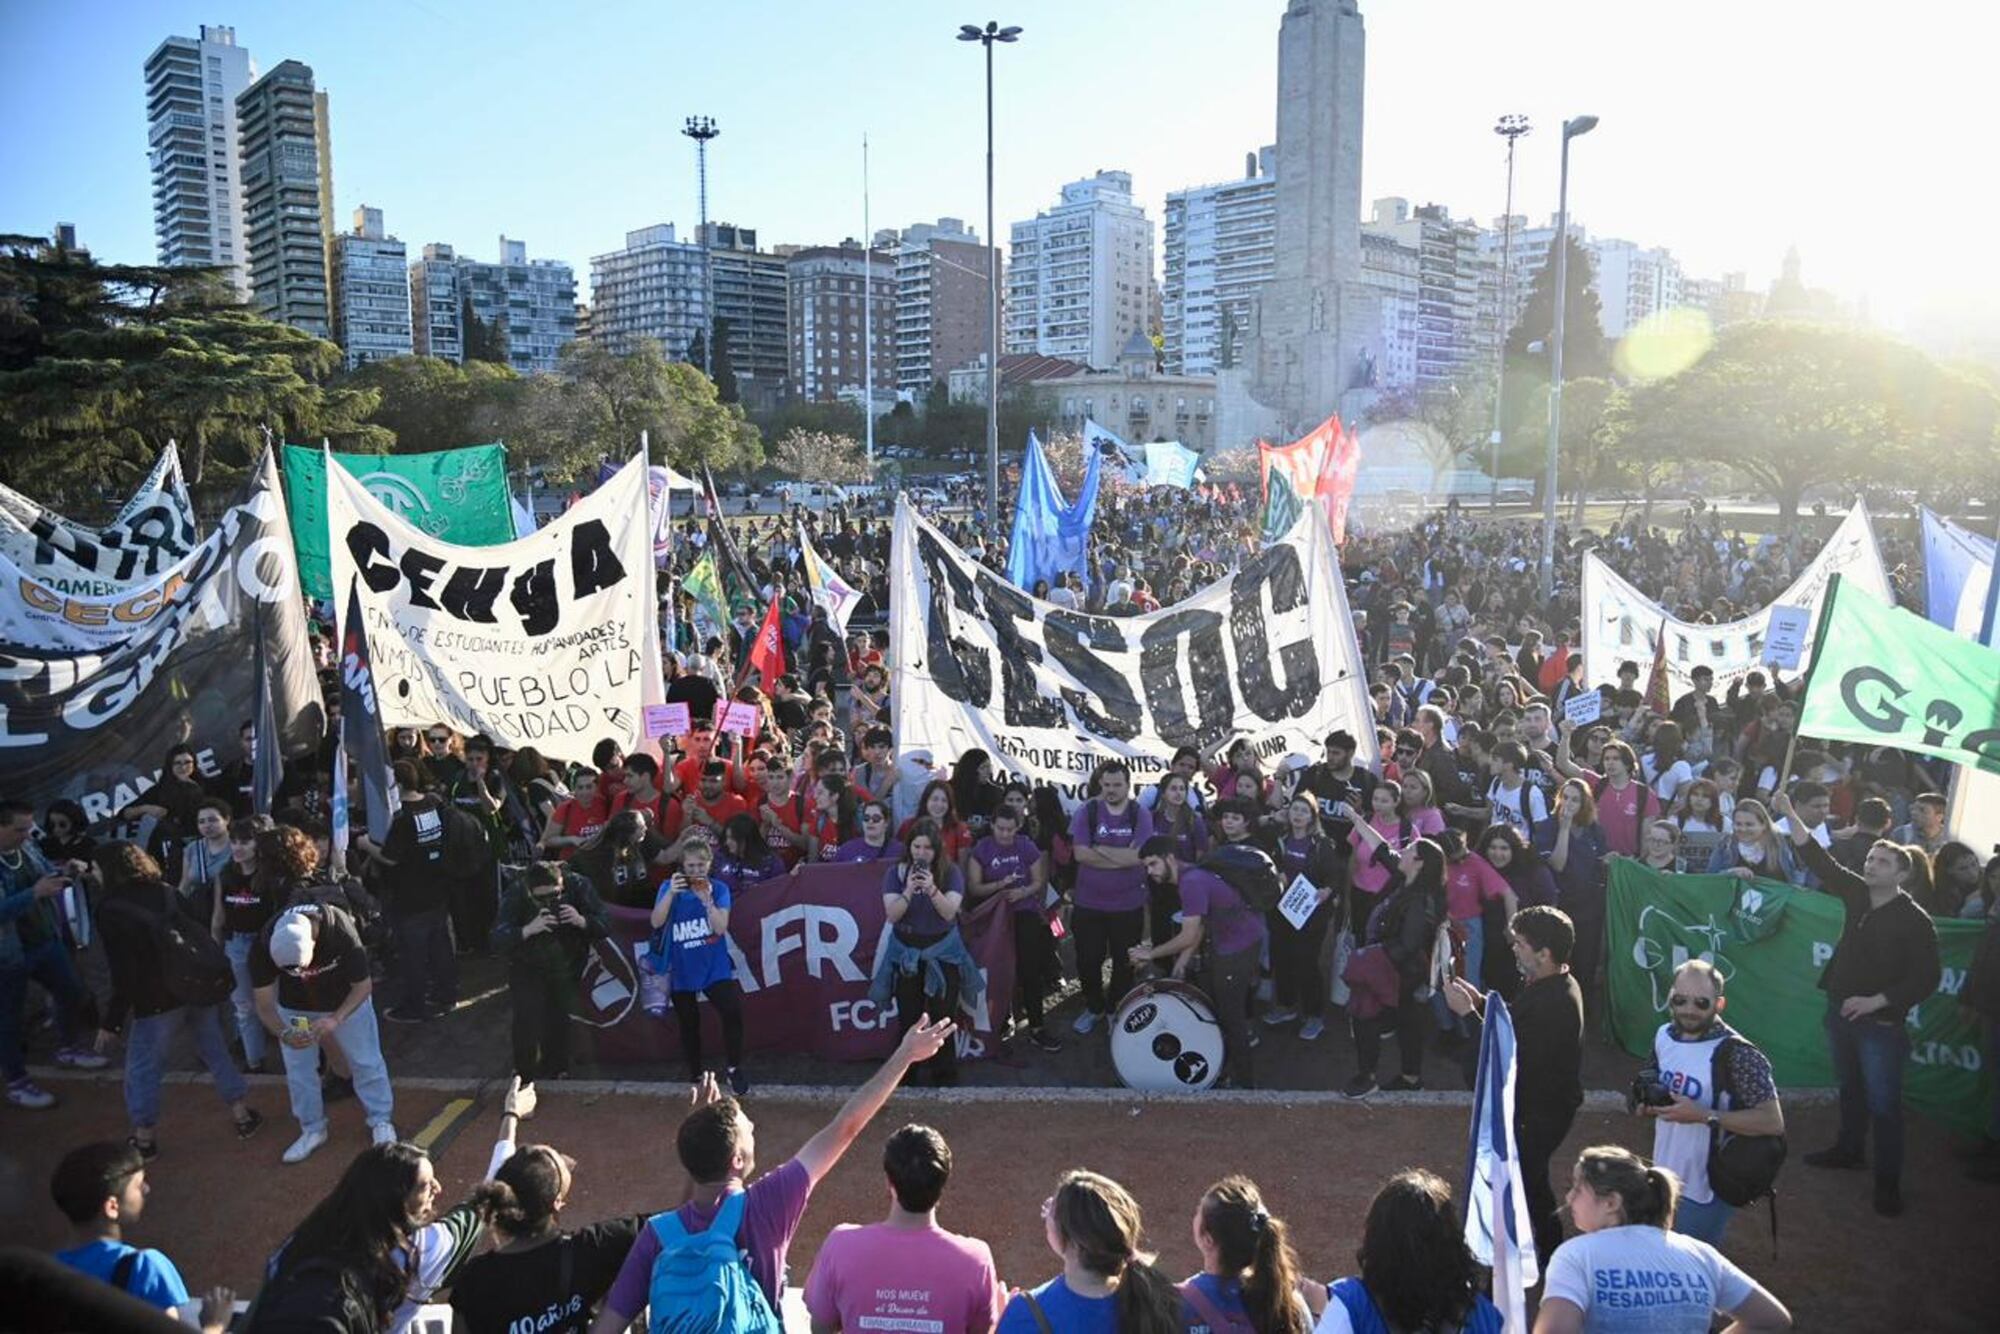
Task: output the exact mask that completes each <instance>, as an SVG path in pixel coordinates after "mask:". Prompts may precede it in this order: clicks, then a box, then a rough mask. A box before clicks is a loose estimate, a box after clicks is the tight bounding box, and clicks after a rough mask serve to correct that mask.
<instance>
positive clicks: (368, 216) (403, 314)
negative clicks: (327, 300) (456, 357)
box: [332, 205, 412, 370]
mask: <svg viewBox="0 0 2000 1334" xmlns="http://www.w3.org/2000/svg"><path fill="white" fill-rule="evenodd" d="M332 277H333V340H334V341H335V342H336V343H339V344H340V347H341V350H342V351H343V352H345V353H346V354H347V365H348V368H349V369H350V370H351V369H353V368H354V367H356V366H359V365H360V364H361V363H363V362H364V361H381V360H383V359H385V358H387V357H407V356H409V355H410V352H411V348H412V344H411V340H410V271H409V265H408V263H407V257H406V253H405V251H404V250H403V243H402V242H401V241H399V240H397V239H396V238H395V237H393V236H389V235H387V234H386V233H384V232H383V230H382V210H381V209H379V208H369V207H367V206H366V205H363V206H362V207H360V208H357V209H355V210H354V230H353V231H351V232H342V233H341V234H340V235H339V236H336V237H334V238H333V266H332Z"/></svg>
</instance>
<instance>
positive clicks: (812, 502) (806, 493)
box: [778, 482, 847, 510]
mask: <svg viewBox="0 0 2000 1334" xmlns="http://www.w3.org/2000/svg"><path fill="white" fill-rule="evenodd" d="M778 494H779V495H780V496H782V497H784V501H785V503H786V504H787V505H803V506H804V507H805V508H807V509H809V510H823V509H826V508H828V507H829V506H833V505H845V504H846V503H847V489H846V488H845V487H842V486H837V485H835V484H834V483H832V482H780V483H779V484H778Z"/></svg>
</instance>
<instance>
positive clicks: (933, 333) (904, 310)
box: [895, 218, 1004, 399]
mask: <svg viewBox="0 0 2000 1334" xmlns="http://www.w3.org/2000/svg"><path fill="white" fill-rule="evenodd" d="M993 261H994V254H993V250H992V248H991V247H989V246H984V245H981V244H980V243H979V234H978V233H977V232H974V231H971V230H969V229H968V228H967V227H966V225H965V224H964V223H963V222H962V221H960V220H959V219H957V218H939V219H938V220H937V221H936V222H935V223H929V222H920V223H917V224H915V225H914V226H911V227H906V228H904V229H903V232H902V235H901V237H900V241H899V245H898V248H897V250H896V343H895V346H896V388H897V390H898V391H900V392H902V393H906V394H911V395H913V396H915V397H917V398H919V399H921V398H922V397H923V396H924V395H925V394H927V393H929V392H930V391H931V388H932V387H933V386H934V385H937V384H942V383H944V382H945V381H946V380H947V378H948V377H949V375H950V374H951V372H952V370H953V369H954V368H956V367H959V366H963V365H965V364H966V363H967V362H969V361H973V360H976V359H977V358H979V357H982V356H984V355H985V354H986V345H987V342H988V341H989V330H988V321H989V320H990V319H991V318H992V310H993V305H992V292H991V286H990V283H991V277H990V275H991V269H990V268H989V266H990V265H991V264H992V263H993ZM1003 276H1004V275H1003Z"/></svg>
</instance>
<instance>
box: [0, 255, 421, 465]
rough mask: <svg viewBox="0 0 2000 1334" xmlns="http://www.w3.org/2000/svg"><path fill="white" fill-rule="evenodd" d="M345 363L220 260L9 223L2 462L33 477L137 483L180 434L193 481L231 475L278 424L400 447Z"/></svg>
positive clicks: (0, 298)
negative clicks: (230, 277)
mask: <svg viewBox="0 0 2000 1334" xmlns="http://www.w3.org/2000/svg"><path fill="white" fill-rule="evenodd" d="M340 367H341V354H340V349H338V348H337V347H335V346H334V345H333V344H332V343H329V342H327V341H325V340H324V339H319V338H314V337H312V336H311V335H309V334H306V333H302V332H300V331H299V330H296V329H292V328H289V327H287V326H285V325H282V324H277V323H274V322H272V321H270V320H267V319H264V318H263V317H261V316H259V315H256V314H254V313H253V312H251V311H250V310H249V309H247V308H246V307H244V306H243V305H241V304H239V303H238V302H237V301H236V299H235V295H234V293H233V292H232V291H230V290H229V288H228V286H227V284H226V282H225V281H223V279H222V277H221V275H219V274H218V273H216V272H214V271H209V270H199V269H167V268H155V267H149V266H133V265H105V264H99V263H97V262H96V261H94V260H93V259H91V258H90V257H89V256H88V255H85V254H79V253H76V252H71V251H66V250H59V249H57V248H55V247H52V246H50V245H49V244H48V243H46V242H43V241H41V240H39V239H38V238H34V237H21V236H8V237H0V476H4V478H5V480H6V481H7V482H9V483H10V484H11V485H15V486H18V487H20V488H22V489H23V490H26V491H29V492H30V493H33V494H38V495H46V496H51V497H57V496H68V495H78V496H82V495H88V494H90V493H92V492H94V491H97V490H100V489H105V488H111V489H119V488H123V487H125V486H128V485H130V484H131V483H132V482H133V481H134V480H136V478H137V476H138V475H140V474H141V473H142V472H143V470H144V468H145V466H146V463H147V462H148V461H149V460H150V459H151V458H152V457H153V456H154V455H155V454H156V453H157V452H158V451H159V450H160V449H162V448H164V447H165V446H166V444H167V443H168V442H169V441H170V440H171V441H176V442H178V443H179V445H180V447H181V450H182V455H183V458H184V459H185V460H186V463H187V468H188V476H189V481H190V482H191V483H192V484H194V485H197V486H200V485H204V484H205V485H207V486H209V487H212V488H218V489H220V488H224V487H227V486H228V485H230V484H232V483H234V482H235V481H237V480H238V479H240V478H241V476H242V475H243V474H244V473H245V472H246V471H247V470H248V468H249V466H250V464H251V463H252V462H254V460H255V459H256V457H257V455H258V452H259V451H260V450H261V449H262V448H263V445H264V442H265V439H266V432H267V431H268V432H269V433H270V434H271V436H273V437H278V438H290V439H295V440H319V439H322V438H325V439H327V440H329V441H331V442H332V443H333V444H334V445H336V446H337V447H339V448H342V449H353V450H362V451H370V450H373V451H380V450H382V449H385V448H387V447H388V446H389V445H390V444H391V443H392V439H391V436H390V434H389V432H388V431H386V430H384V429H383V428H381V427H379V426H375V425H372V424H370V423H369V422H368V420H367V418H368V415H369V413H371V412H372V411H373V410H374V408H375V407H376V398H375V395H374V394H373V392H372V391H370V390H367V389H363V388H355V387H348V386H344V385H341V384H339V383H338V377H339V371H340Z"/></svg>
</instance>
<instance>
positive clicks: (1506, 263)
mask: <svg viewBox="0 0 2000 1334" xmlns="http://www.w3.org/2000/svg"><path fill="white" fill-rule="evenodd" d="M1529 129H1530V126H1529V125H1528V118H1527V117H1526V116H1502V117H1501V118H1500V121H1499V123H1498V124H1497V125H1495V126H1494V127H1493V133H1495V134H1497V135H1500V136H1502V137H1504V138H1505V139H1506V140H1507V211H1506V212H1505V213H1502V214H1501V215H1500V228H1501V230H1500V337H1499V339H1498V344H1499V345H1498V347H1497V348H1496V349H1495V353H1494V358H1493V435H1492V438H1491V439H1489V440H1488V441H1487V464H1486V474H1487V487H1486V512H1487V514H1488V515H1491V514H1493V513H1495V512H1496V511H1497V510H1498V509H1499V507H1500V423H1501V421H1502V420H1503V415H1504V412H1505V406H1504V400H1505V398H1506V393H1505V390H1506V388H1507V322H1508V321H1509V320H1511V319H1512V318H1513V316H1514V302H1513V295H1514V290H1513V281H1514V141H1515V140H1516V139H1519V138H1520V137H1521V136H1522V135H1524V134H1526V133H1528V131H1529Z"/></svg>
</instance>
